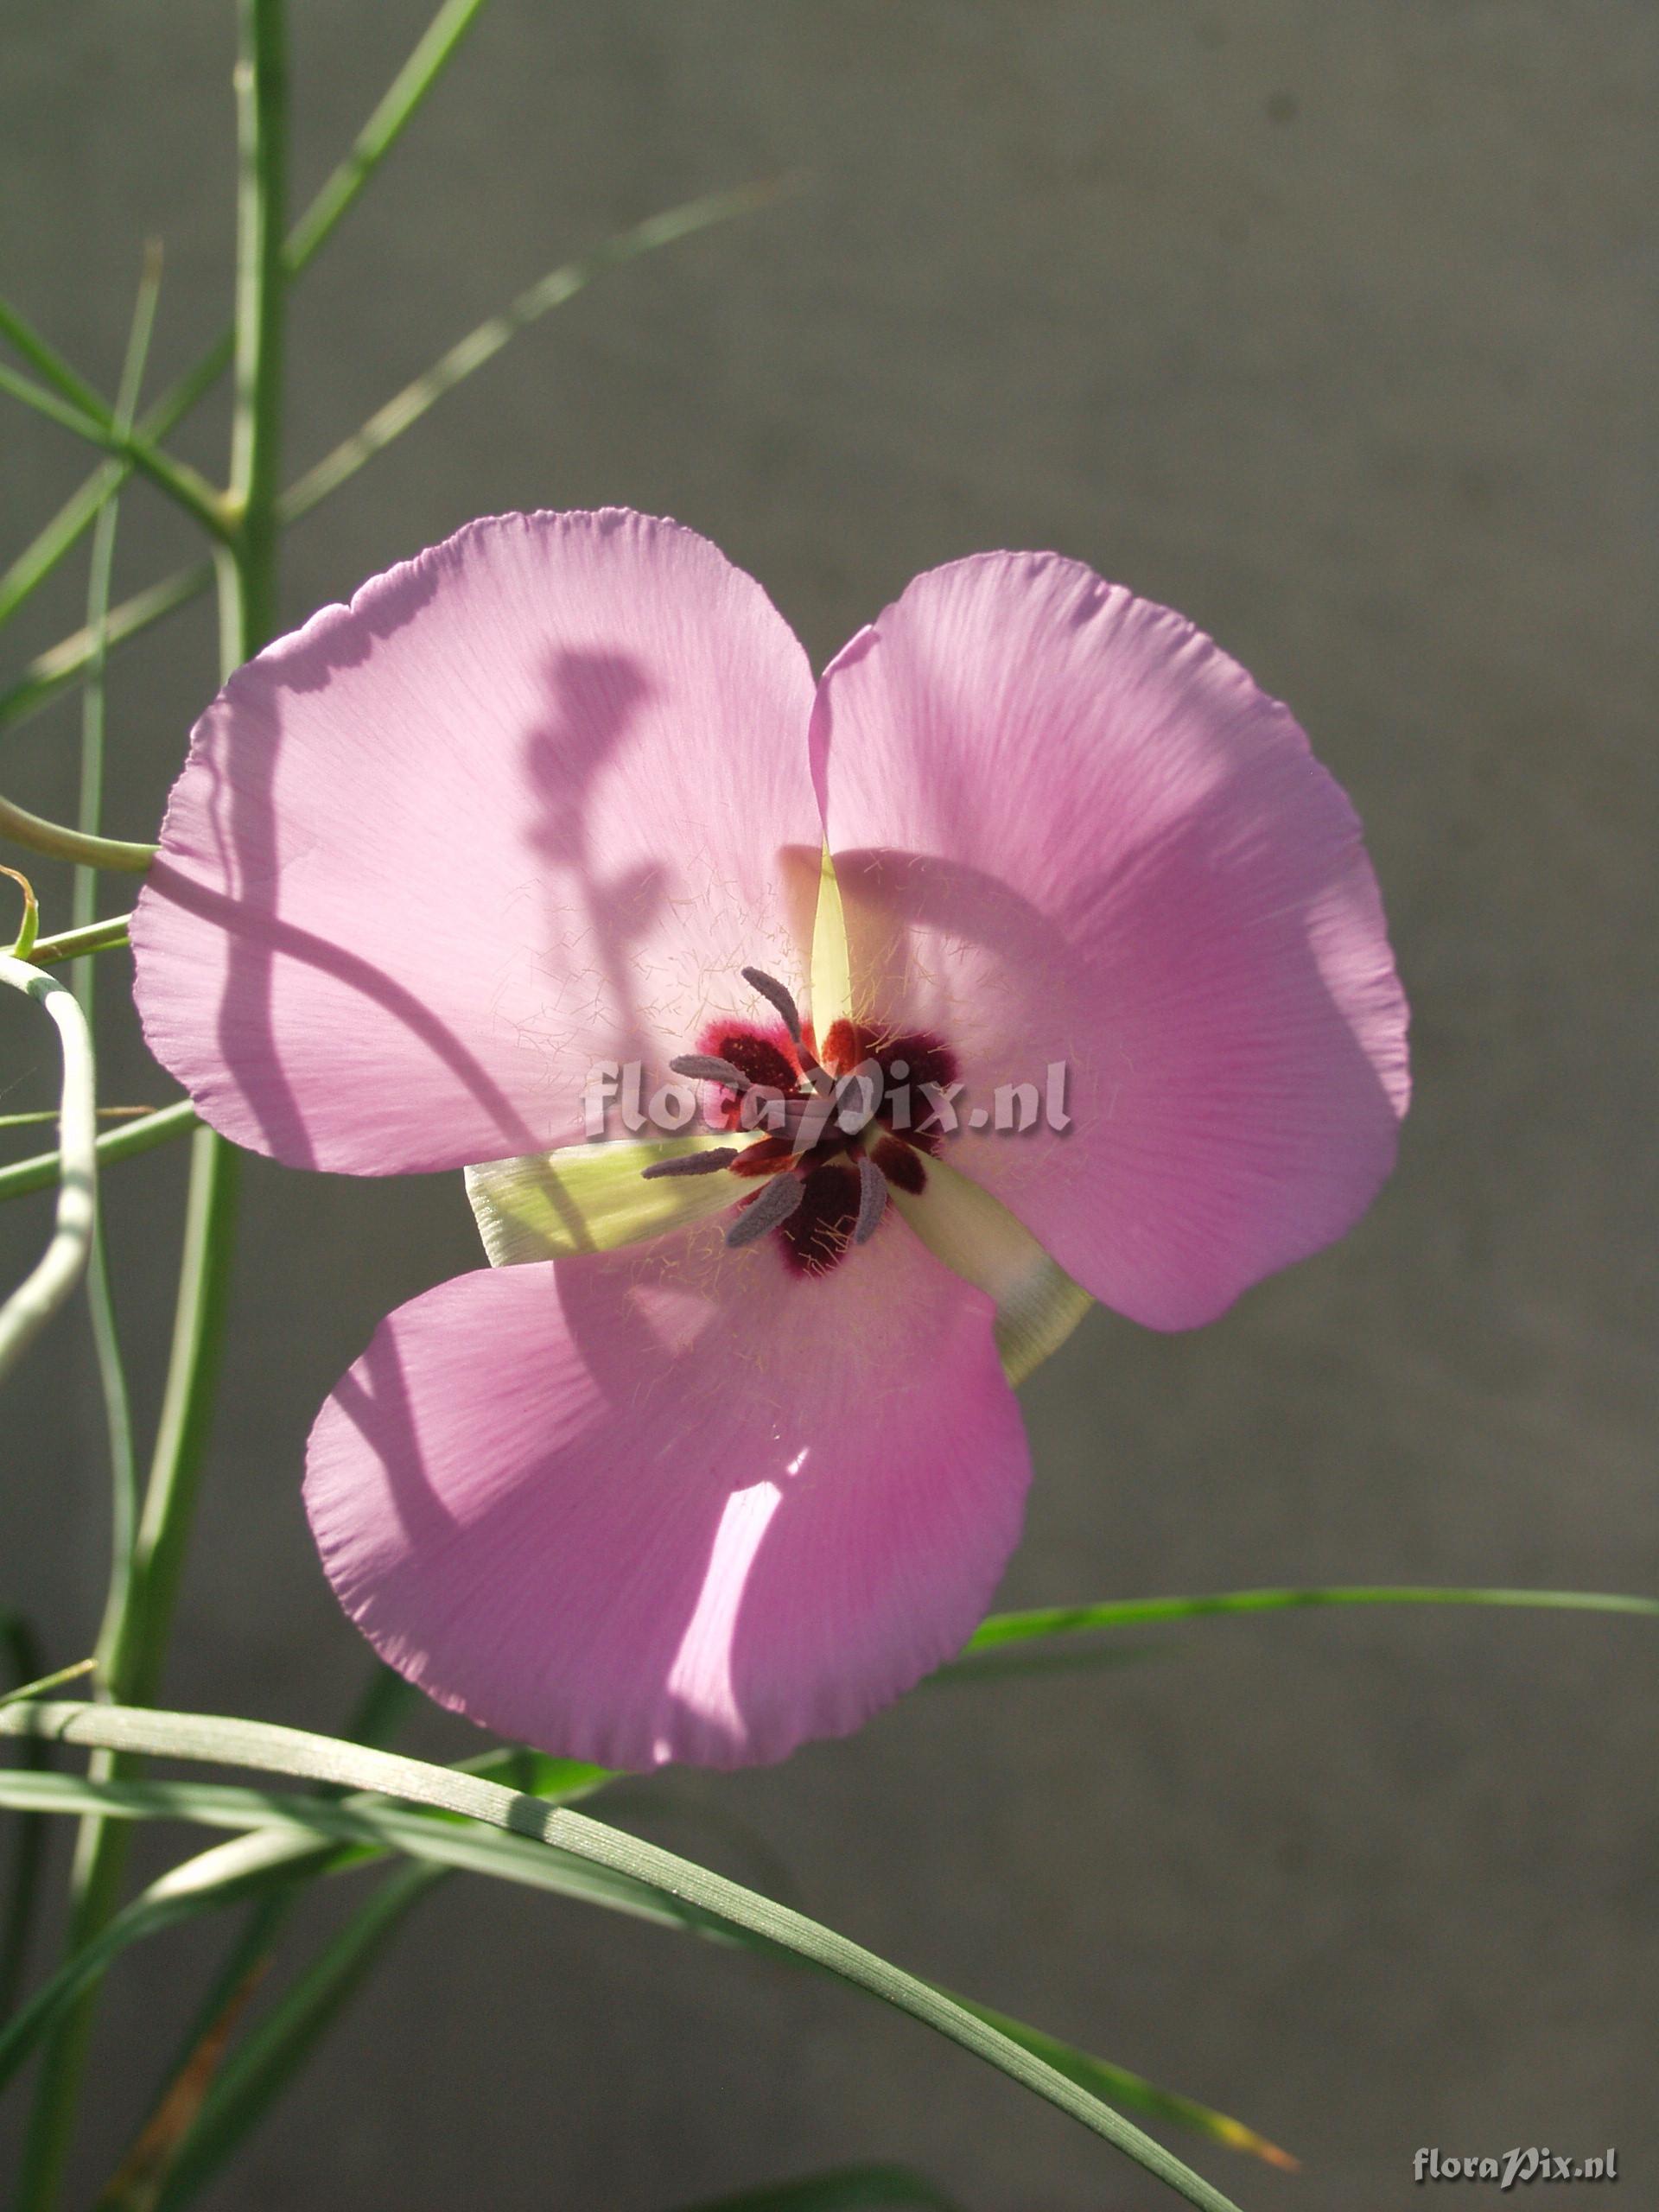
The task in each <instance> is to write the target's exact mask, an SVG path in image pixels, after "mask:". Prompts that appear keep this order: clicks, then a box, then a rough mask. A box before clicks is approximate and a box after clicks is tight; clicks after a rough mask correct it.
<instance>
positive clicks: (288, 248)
mask: <svg viewBox="0 0 1659 2212" xmlns="http://www.w3.org/2000/svg"><path fill="white" fill-rule="evenodd" d="M484 4H485V0H444V5H443V6H442V7H441V8H440V9H439V10H438V12H437V14H436V15H435V16H434V17H433V19H432V21H431V22H430V23H429V25H428V27H427V29H426V32H425V34H424V35H423V37H422V38H421V40H420V41H419V43H418V44H417V45H416V48H415V50H414V52H413V53H412V54H410V57H409V60H407V61H406V62H405V63H404V66H403V67H402V68H401V69H400V70H399V71H398V73H397V76H396V77H395V78H394V79H393V80H392V82H391V86H389V87H388V88H387V91H386V94H385V99H382V100H381V101H380V102H379V104H378V106H377V107H376V108H375V111H374V112H373V114H372V116H371V117H370V118H369V119H368V121H367V122H366V123H365V124H364V126H363V128H362V130H360V131H359V133H358V135H357V137H356V139H355V140H354V141H353V145H352V149H351V151H350V153H348V154H347V155H346V158H345V160H344V161H342V162H340V166H339V168H336V169H335V170H334V174H333V175H332V176H330V177H329V178H328V180H327V182H326V183H325V184H324V186H323V188H322V189H321V192H319V193H318V194H317V196H316V198H315V200H313V201H312V203H311V205H310V207H308V208H307V210H306V212H305V213H304V214H303V215H302V216H301V218H300V219H299V221H298V222H297V223H296V225H295V226H294V228H293V229H292V231H290V232H289V237H288V243H287V245H285V246H284V247H283V269H284V270H285V271H286V273H287V274H288V275H289V277H297V276H298V275H299V273H300V271H301V270H302V269H303V268H304V267H305V266H306V264H308V262H309V261H311V260H312V259H313V257H315V255H316V254H317V252H318V251H320V250H321V247H322V245H324V243H325V241H326V240H327V239H328V238H330V237H332V236H333V234H334V230H335V228H336V227H337V226H338V225H339V223H340V218H341V217H342V216H343V215H344V214H345V213H346V211H347V210H348V209H349V208H350V207H352V206H353V204H354V202H355V201H356V199H357V196H358V194H359V193H360V192H361V191H362V189H363V188H364V186H365V184H366V183H367V182H368V181H369V179H370V178H371V177H372V175H373V174H374V172H375V170H376V169H377V168H378V167H379V166H380V163H381V162H382V161H384V160H385V156H386V155H387V154H388V153H390V151H391V148H392V147H393V145H394V144H395V143H397V138H398V137H399V136H400V135H401V134H402V132H403V130H404V127H405V126H406V125H407V124H408V123H409V122H410V118H412V117H413V115H414V114H415V111H416V109H417V108H418V107H419V106H420V105H421V103H422V101H423V100H424V99H425V98H426V95H427V94H428V92H430V91H431V89H432V86H434V85H435V83H436V81H437V79H438V78H439V76H440V75H441V74H442V70H443V67H444V65H445V63H446V62H448V60H449V58H450V56H451V55H452V54H454V50H455V48H457V47H458V46H459V45H460V43H461V40H462V38H463V37H464V36H465V35H466V34H467V31H468V30H470V29H471V28H472V26H473V23H474V21H475V20H476V19H477V17H478V16H479V15H480V13H481V11H482V10H483V7H484ZM235 343H236V336H235V329H234V327H233V326H232V327H231V328H228V329H226V331H224V332H223V334H221V335H220V336H219V338H217V339H216V340H214V342H213V345H211V346H209V347H208V349H207V352H206V353H204V354H203V355H202V357H201V359H200V360H199V361H198V362H197V363H196V365H195V366H194V368H192V369H190V370H188V371H187V372H186V373H185V374H184V375H183V376H182V377H181V378H180V379H179V381H178V382H177V383H176V384H175V385H171V386H169V388H168V390H167V391H165V392H163V393H162V397H160V399H158V400H157V401H156V404H155V405H154V406H153V407H152V408H150V409H149V411H148V412H147V413H146V414H145V415H144V416H143V419H142V420H141V421H140V423H139V424H138V433H139V435H140V436H141V437H143V438H144V439H146V440H148V441H149V442H155V441H156V440H157V439H160V438H164V437H165V436H166V435H167V434H168V431H169V430H171V429H173V428H174V427H175V424H177V423H181V421H182V420H183V419H184V417H185V416H187V415H188V413H189V412H190V410H191V409H192V408H193V407H194V405H195V404H196V402H197V401H198V400H199V399H200V398H201V397H203V395H204V394H205V393H207V392H209V391H212V390H213V386H214V385H216V384H217V383H218V382H219V378H220V377H222V376H223V375H224V373H225V372H226V369H228V368H229V367H230V365H231V359H232V353H233V352H234V350H235ZM39 365H40V364H39V363H38V362H37V363H36V366H37V367H38V366H39ZM66 365H67V364H66ZM129 473H130V463H128V462H127V461H105V462H104V463H103V464H102V465H101V466H100V467H98V468H96V469H94V470H93V472H92V474H91V475H90V476H89V477H88V478H87V480H86V482H85V483H84V484H83V485H82V486H81V487H80V489H79V491H78V492H76V493H74V494H73V497H72V498H70V499H68V500H67V502H66V503H65V505H63V506H62V507H60V509H59V511H58V512H57V513H56V514H55V515H54V517H53V518H52V520H51V521H50V522H49V523H48V524H47V525H46V527H45V529H44V530H42V531H40V533H39V534H38V535H37V536H36V537H35V540H34V542H33V543H31V544H29V545H28V546H26V547H25V548H24V550H23V551H22V553H20V554H19V555H18V556H17V558H16V560H15V561H14V562H13V563H12V564H11V566H10V568H9V569H7V570H6V571H5V573H4V575H0V622H4V621H5V620H7V618H8V617H9V616H10V614H11V613H14V611H15V610H16V608H17V607H20V606H21V605H22V602H23V601H24V600H25V599H27V598H28V597H29V594H30V593H31V592H32V591H33V590H34V589H35V587H36V586H37V585H38V584H41V583H42V582H45V580H46V578H47V577H48V575H50V574H51V573H52V571H53V569H54V568H56V566H57V564H58V563H59V562H60V561H61V560H62V559H63V557H64V556H65V555H66V554H67V553H68V552H69V551H70V550H72V549H73V546H74V545H75V544H76V543H77V542H78V541H79V538H80V537H82V536H83V535H84V533H85V532H86V531H87V530H89V529H90V528H91V527H92V519H93V518H94V517H95V516H96V515H97V513H98V512H99V509H100V508H101V507H102V505H103V504H104V502H105V499H108V498H109V497H110V496H111V493H114V492H117V491H118V490H119V489H120V487H121V486H122V484H123V483H124V481H125V480H126V478H127V475H128V474H129ZM210 582H212V576H211V573H210V572H208V571H206V570H202V569H188V570H187V571H186V572H185V574H184V575H183V576H182V577H181V578H173V579H169V581H168V583H167V584H163V585H161V586H158V587H157V593H158V594H162V593H166V592H167V591H168V590H169V589H174V588H176V587H177V586H178V585H179V584H181V583H182V584H183V585H184V586H185V587H186V588H185V589H184V591H183V593H182V597H183V598H185V599H194V598H196V597H197V596H199V595H200V593H202V592H204V591H206V590H207V587H208V585H209V583H210ZM146 596H148V594H147V595H146ZM138 603H139V602H138V601H131V602H130V603H129V604H130V606H131V607H137V605H138ZM180 603H181V602H180V599H179V598H177V597H175V598H174V599H172V600H171V601H169V605H171V606H177V605H178V604H180ZM149 619H151V620H155V619H156V617H154V616H152V617H150V618H149ZM139 626H142V625H139ZM124 634H130V632H123V631H122V630H121V628H120V623H119V618H118V620H117V621H116V623H115V624H114V625H112V627H111V642H112V643H114V642H117V641H118V639H119V638H120V637H121V636H122V635H124ZM74 642H75V641H74V640H73V639H69V640H68V641H67V643H68V644H69V645H73V644H74ZM37 665H38V664H37ZM66 680H67V679H66ZM6 696H7V698H8V699H9V698H10V697H11V696H14V695H12V694H10V693H9V694H7V695H6ZM8 718H9V717H8V715H6V713H5V712H4V711H3V708H0V721H4V720H6V719H8Z"/></svg>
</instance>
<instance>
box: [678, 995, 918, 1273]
mask: <svg viewBox="0 0 1659 2212" xmlns="http://www.w3.org/2000/svg"><path fill="white" fill-rule="evenodd" d="M743 977H744V981H745V982H747V983H748V984H750V985H751V986H752V987H753V989H755V990H757V991H758V992H760V995H761V996H762V997H763V998H765V999H767V1000H769V1001H771V1003H772V1005H773V1006H774V1007H776V1008H777V1009H778V1014H779V1020H780V1022H781V1025H782V1027H780V1028H779V1029H777V1030H774V1031H772V1032H770V1033H769V1032H767V1031H765V1030H762V1029H759V1028H756V1027H753V1026H751V1025H750V1024H748V1023H747V1022H738V1021H728V1022H720V1023H716V1024H715V1026H714V1027H712V1028H711V1029H709V1031H708V1032H707V1033H706V1034H705V1036H704V1038H703V1040H702V1041H703V1049H702V1051H700V1052H687V1053H684V1054H683V1055H682V1056H681V1057H680V1058H678V1059H677V1060H674V1061H671V1063H670V1065H671V1067H672V1068H673V1071H674V1072H675V1073H676V1074H677V1075H683V1076H688V1077H691V1078H692V1079H694V1080H696V1081H699V1082H705V1083H711V1084H715V1086H716V1102H715V1107H714V1109H713V1113H712V1116H711V1118H713V1119H714V1120H715V1121H716V1122H718V1123H719V1124H720V1125H721V1126H723V1127H724V1128H728V1129H731V1130H732V1131H733V1132H734V1133H736V1132H739V1131H742V1132H745V1133H749V1132H753V1133H754V1134H753V1141H751V1142H749V1143H748V1144H747V1145H746V1146H743V1147H738V1146H735V1145H733V1146H721V1147H716V1148H715V1149H714V1150H713V1151H709V1152H702V1153H694V1154H690V1155H689V1156H688V1157H687V1158H685V1159H683V1160H659V1161H658V1162H657V1163H656V1165H655V1166H651V1167H647V1168H645V1169H644V1170H643V1171H642V1172H643V1173H644V1174H645V1176H646V1177H648V1178H649V1177H655V1176H668V1175H709V1174H729V1175H731V1176H733V1177H734V1179H736V1181H737V1182H738V1183H739V1184H743V1183H752V1182H759V1183H760V1185H761V1188H760V1190H758V1191H756V1192H754V1193H753V1195H752V1196H746V1197H743V1198H741V1202H740V1211H739V1212H738V1214H737V1217H736V1219H735V1220H734V1222H733V1223H732V1224H731V1226H730V1228H729V1229H728V1230H727V1232H726V1242H727V1243H728V1244H729V1245H731V1246H733V1247H734V1248H736V1247H739V1246H741V1245H745V1244H753V1243H756V1242H757V1241H758V1240H759V1239H760V1237H762V1236H766V1235H768V1234H769V1233H772V1232H774V1231H775V1232H776V1235H777V1236H778V1240H779V1245H780V1248H781V1249H782V1251H783V1253H784V1256H785V1260H786V1261H787V1262H789V1264H790V1266H791V1268H793V1269H794V1271H795V1272H796V1273H797V1274H806V1275H817V1274H827V1273H828V1271H829V1269H830V1268H833V1267H834V1266H835V1265H836V1263H837V1262H839V1261H840V1260H842V1259H844V1258H845V1256H846V1255H847V1254H848V1253H849V1251H850V1250H851V1249H852V1248H853V1246H854V1245H855V1244H866V1243H868V1242H869V1240H870V1238H871V1237H872V1236H874V1234H875V1232H876V1230H878V1229H879V1228H880V1224H881V1221H882V1218H883V1217H884V1215H885V1213H886V1211H887V1191H888V1187H889V1185H891V1186H892V1187H893V1188H894V1189H896V1190H900V1191H907V1192H919V1191H921V1190H922V1189H923V1188H924V1187H925V1184H926V1181H927V1166H926V1155H927V1154H929V1153H931V1152H935V1151H937V1150H938V1145H939V1142H940V1136H941V1132H940V1130H939V1128H938V1127H937V1126H930V1123H931V1122H934V1120H935V1116H934V1109H933V1106H932V1104H931V1100H930V1092H937V1091H938V1090H942V1089H943V1088H944V1086H945V1085H947V1084H950V1082H951V1081H952V1080H953V1078H954V1077H955V1074H956V1059H955V1056H954V1055H953V1054H952V1053H951V1052H950V1050H949V1048H948V1047H947V1046H944V1045H943V1044H941V1043H940V1042H939V1040H938V1039H937V1038H935V1037H931V1036H928V1035H927V1034H925V1033H923V1032H921V1031H908V1030H898V1029H893V1028H883V1027H878V1026H875V1025H872V1024H868V1023H862V1022H853V1021H846V1020H842V1021H835V1022H832V1023H831V1024H830V1026H829V1030H828V1031H827V1032H826V1033H825V1035H824V1037H823V1040H822V1043H820V1042H819V1040H818V1039H817V1038H816V1037H815V1036H814V1035H813V1033H812V1031H811V1029H810V1026H809V1025H807V1024H805V1023H804V1022H803V1021H802V1020H801V1017H800V1013H799V1010H798V1007H796V1004H795V1001H794V999H793V998H792V997H791V995H790V993H789V992H788V991H787V990H786V989H785V987H784V985H783V984H782V983H780V982H778V981H777V980H776V979H775V977H773V976H768V975H766V973H765V972H764V970H762V969H759V968H746V969H744V970H743ZM733 1195H734V1198H735V1197H737V1193H736V1192H734V1194H733Z"/></svg>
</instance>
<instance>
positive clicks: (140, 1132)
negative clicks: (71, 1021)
mask: <svg viewBox="0 0 1659 2212" xmlns="http://www.w3.org/2000/svg"><path fill="white" fill-rule="evenodd" d="M30 964H31V966H32V965H33V963H30ZM194 1128H200V1116H199V1115H198V1114H197V1112H196V1109H195V1108H194V1106H193V1105H192V1104H191V1103H190V1101H189V1100H188V1098H181V1099H180V1101H179V1102H178V1103H177V1105H175V1106H162V1107H159V1108H158V1109H156V1112H155V1113H153V1114H141V1115H140V1116H138V1117H137V1120H136V1121H131V1122H128V1123H127V1125H126V1127H125V1128H121V1129H110V1130H108V1131H106V1132H105V1135H103V1136H101V1137H99V1140H98V1142H97V1145H96V1146H95V1147H94V1150H95V1152H96V1154H97V1157H98V1164H99V1167H100V1168H104V1167H108V1166H112V1165H113V1164H114V1163H115V1161H117V1160H130V1159H132V1158H134V1157H135V1155H136V1154H138V1153H141V1152H153V1151H154V1150H155V1148H156V1146H157V1145H158V1144H168V1143H170V1142H171V1141H172V1140H173V1139H174V1138H175V1137H182V1136H188V1135H189V1133H190V1131H191V1130H192V1129H194ZM62 1175H63V1154H61V1153H60V1152H37V1153H35V1154H34V1155H33V1157H32V1158H30V1159H29V1160H13V1161H12V1162H11V1164H10V1166H6V1167H0V1200H3V1199H6V1198H24V1197H26V1196H27V1195H28V1193H29V1192H31V1191H49V1190H50V1189H51V1188H52V1185H54V1183H56V1182H59V1181H60V1180H61V1179H62Z"/></svg>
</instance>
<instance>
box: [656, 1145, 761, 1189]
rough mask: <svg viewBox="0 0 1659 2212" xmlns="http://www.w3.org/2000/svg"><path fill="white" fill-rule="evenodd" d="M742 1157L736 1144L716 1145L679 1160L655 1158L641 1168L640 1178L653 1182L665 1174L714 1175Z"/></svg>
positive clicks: (684, 1155)
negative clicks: (710, 1149)
mask: <svg viewBox="0 0 1659 2212" xmlns="http://www.w3.org/2000/svg"><path fill="white" fill-rule="evenodd" d="M742 1157H743V1154H742V1153H741V1151H740V1149H739V1148H738V1147H737V1146H736V1145H732V1144H721V1145H716V1146H715V1148H714V1150H713V1151H712V1152H688V1153H684V1154H682V1155H681V1156H680V1158H678V1159H677V1160H652V1164H651V1166H649V1167H642V1168H641V1169H640V1170H639V1179H640V1181H641V1182H642V1183H652V1182H655V1181H656V1180H657V1179H658V1177H659V1176H663V1175H712V1174H713V1173H715V1169H716V1168H720V1167H729V1166H731V1165H732V1163H733V1162H734V1160H741V1158H742Z"/></svg>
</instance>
